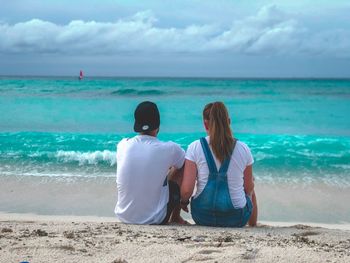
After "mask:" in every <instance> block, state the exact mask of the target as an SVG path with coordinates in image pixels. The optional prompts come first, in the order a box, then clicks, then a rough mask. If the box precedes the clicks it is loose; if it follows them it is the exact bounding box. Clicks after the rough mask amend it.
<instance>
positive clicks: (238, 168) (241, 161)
mask: <svg viewBox="0 0 350 263" xmlns="http://www.w3.org/2000/svg"><path fill="white" fill-rule="evenodd" d="M206 140H207V142H208V144H209V147H210V151H211V153H212V155H213V158H214V161H215V164H216V167H217V169H218V170H219V169H220V166H221V163H220V161H219V160H218V159H217V158H216V157H215V155H214V154H213V150H212V148H211V146H210V143H209V136H207V137H206ZM185 158H186V159H187V160H190V161H192V162H194V163H196V165H197V171H198V172H197V181H196V187H195V189H196V190H195V191H194V194H193V197H194V198H196V197H197V196H199V194H200V193H201V192H202V191H203V190H204V187H205V186H206V184H207V182H208V176H209V168H208V164H207V161H206V159H205V155H204V152H203V149H202V145H201V143H200V140H196V141H194V142H192V143H191V144H190V145H189V146H188V149H187V152H186V156H185ZM253 162H254V160H253V156H252V154H251V152H250V149H249V147H248V146H247V145H246V144H245V143H243V142H241V141H237V143H236V146H235V149H234V151H233V154H232V156H231V161H230V165H229V167H228V170H227V182H228V188H229V191H230V196H231V200H232V204H233V206H234V207H235V208H242V207H245V205H246V202H247V201H246V198H245V192H244V187H243V182H244V179H243V177H244V175H243V172H244V170H245V168H246V167H247V166H249V165H251V164H253Z"/></svg>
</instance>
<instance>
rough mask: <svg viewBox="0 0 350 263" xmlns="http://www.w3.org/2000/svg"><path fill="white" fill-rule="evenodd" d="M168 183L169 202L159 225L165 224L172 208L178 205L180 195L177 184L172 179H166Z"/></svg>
mask: <svg viewBox="0 0 350 263" xmlns="http://www.w3.org/2000/svg"><path fill="white" fill-rule="evenodd" d="M168 184H169V202H168V205H167V210H166V216H165V218H164V220H163V221H162V222H161V223H160V224H161V225H165V224H166V223H168V221H169V218H170V216H171V213H172V212H173V210H174V208H175V207H176V206H178V205H180V198H181V195H180V187H179V185H178V184H177V183H175V182H173V181H168Z"/></svg>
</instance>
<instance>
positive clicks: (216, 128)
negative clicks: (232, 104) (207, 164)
mask: <svg viewBox="0 0 350 263" xmlns="http://www.w3.org/2000/svg"><path fill="white" fill-rule="evenodd" d="M203 119H204V120H206V121H207V123H208V132H209V137H210V145H211V148H212V149H213V152H214V155H215V156H216V158H217V159H218V160H219V161H220V162H223V161H224V160H225V159H226V158H229V157H230V156H231V154H232V148H233V143H234V139H233V135H232V131H231V127H230V118H229V115H228V112H227V109H226V107H225V105H224V104H223V103H222V102H214V103H209V104H207V105H205V107H204V110H203Z"/></svg>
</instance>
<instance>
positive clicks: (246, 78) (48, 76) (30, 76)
mask: <svg viewBox="0 0 350 263" xmlns="http://www.w3.org/2000/svg"><path fill="white" fill-rule="evenodd" d="M16 77H20V78H77V79H78V78H79V75H34V74H33V75H31V74H10V75H9V74H6V75H1V74H0V78H16ZM85 78H86V79H93V78H106V79H107V78H110V79H111V78H120V79H232V80H350V77H332V76H325V77H323V76H322V77H316V76H308V77H306V76H305V77H301V76H296V77H290V76H289V77H288V76H281V77H273V76H267V77H259V76H248V77H228V76H152V75H149V76H142V75H140V76H136V75H131V76H125V75H124V76H123V75H120V76H118V75H116V76H111V75H108V76H103V75H91V76H86V75H85V76H84V79H85Z"/></svg>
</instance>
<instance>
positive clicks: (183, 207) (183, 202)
mask: <svg viewBox="0 0 350 263" xmlns="http://www.w3.org/2000/svg"><path fill="white" fill-rule="evenodd" d="M189 203H190V201H189V200H187V201H183V200H181V201H180V206H181V209H182V210H184V211H185V212H186V213H188V204H189Z"/></svg>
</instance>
